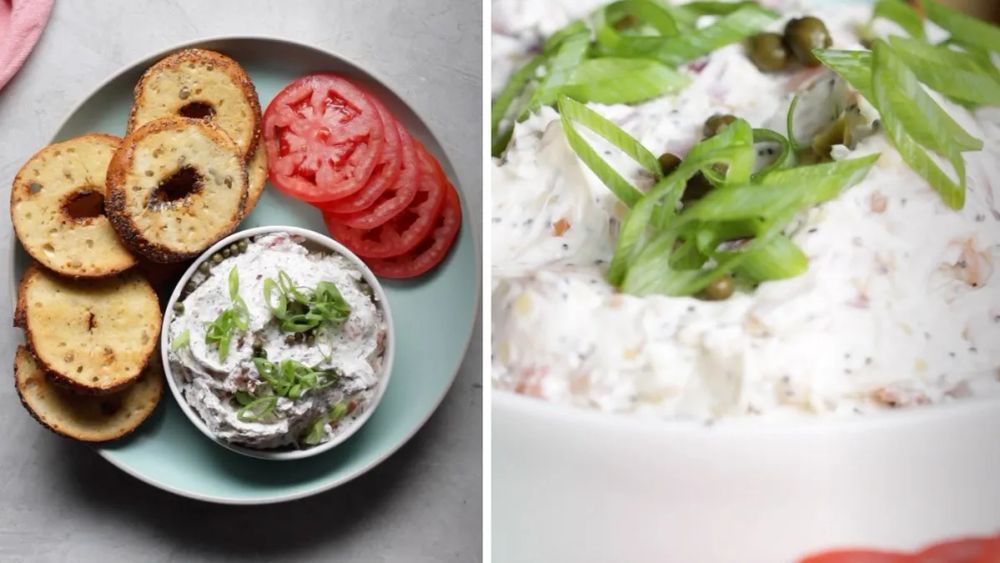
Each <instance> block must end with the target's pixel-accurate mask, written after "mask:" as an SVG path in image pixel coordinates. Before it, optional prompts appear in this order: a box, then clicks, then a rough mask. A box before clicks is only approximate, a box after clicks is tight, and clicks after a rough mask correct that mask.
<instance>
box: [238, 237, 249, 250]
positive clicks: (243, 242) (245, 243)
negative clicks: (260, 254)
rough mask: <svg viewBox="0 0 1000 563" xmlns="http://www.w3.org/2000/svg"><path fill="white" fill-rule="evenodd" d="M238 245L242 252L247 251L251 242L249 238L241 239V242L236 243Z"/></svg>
mask: <svg viewBox="0 0 1000 563" xmlns="http://www.w3.org/2000/svg"><path fill="white" fill-rule="evenodd" d="M236 247H237V248H239V249H240V252H246V251H247V248H250V243H249V242H248V241H247V239H240V242H238V243H236Z"/></svg>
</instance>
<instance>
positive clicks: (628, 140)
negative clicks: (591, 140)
mask: <svg viewBox="0 0 1000 563" xmlns="http://www.w3.org/2000/svg"><path fill="white" fill-rule="evenodd" d="M559 113H560V114H561V117H562V125H563V129H564V131H565V133H566V139H567V140H568V141H569V145H570V147H572V148H573V151H574V152H576V154H577V156H578V157H580V160H582V161H583V163H584V164H586V165H587V168H590V169H591V170H592V171H593V172H594V174H596V175H597V177H598V178H600V179H601V181H602V182H604V185H606V186H608V188H609V189H610V190H611V191H612V192H613V193H614V194H615V196H617V197H618V199H620V200H622V202H624V203H625V205H628V206H629V207H631V206H632V205H633V204H634V203H635V202H636V201H638V200H639V198H640V197H642V192H640V191H639V190H638V189H636V187H635V186H633V185H632V184H630V183H629V182H628V180H626V179H625V178H623V177H622V176H621V174H619V173H618V172H617V171H616V170H615V169H614V168H612V167H611V165H610V164H608V163H607V161H605V160H604V159H603V158H602V157H601V155H600V154H598V153H597V151H596V150H594V148H593V147H591V146H590V144H588V143H587V141H586V139H584V138H583V136H582V135H580V133H579V132H578V131H577V129H576V124H577V123H579V124H580V125H583V126H584V127H586V128H587V129H590V130H591V131H593V132H594V133H596V134H598V135H600V136H601V137H603V138H604V139H605V140H607V141H608V142H610V143H611V144H613V145H614V146H616V147H618V148H619V149H620V150H621V151H622V152H624V153H625V154H627V155H628V156H629V157H630V158H632V160H634V161H636V162H637V163H639V165H640V166H642V167H643V168H645V169H646V170H647V171H648V172H649V173H650V174H652V175H653V176H654V177H655V178H660V177H661V176H662V175H663V173H662V172H661V170H660V163H659V162H658V161H657V160H656V157H655V156H653V153H651V152H649V151H648V150H647V149H646V147H644V146H642V144H641V143H639V141H637V140H635V139H634V138H632V136H630V135H629V134H628V133H626V132H625V131H623V130H622V129H621V128H620V127H618V126H617V125H615V124H614V123H612V122H611V121H608V120H607V119H605V118H604V117H602V116H601V115H600V114H598V113H597V112H595V111H593V110H592V109H590V108H588V107H587V106H585V105H583V104H581V103H579V102H577V101H574V100H572V99H570V98H569V97H566V96H562V97H560V98H559Z"/></svg>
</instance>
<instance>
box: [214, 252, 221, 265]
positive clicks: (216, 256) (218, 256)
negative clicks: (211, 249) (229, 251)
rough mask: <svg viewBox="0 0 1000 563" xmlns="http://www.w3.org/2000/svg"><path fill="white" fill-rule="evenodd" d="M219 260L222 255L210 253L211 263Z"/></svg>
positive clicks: (216, 262)
mask: <svg viewBox="0 0 1000 563" xmlns="http://www.w3.org/2000/svg"><path fill="white" fill-rule="evenodd" d="M219 262H222V255H221V254H218V253H216V254H213V255H212V263H213V264H218V263H219Z"/></svg>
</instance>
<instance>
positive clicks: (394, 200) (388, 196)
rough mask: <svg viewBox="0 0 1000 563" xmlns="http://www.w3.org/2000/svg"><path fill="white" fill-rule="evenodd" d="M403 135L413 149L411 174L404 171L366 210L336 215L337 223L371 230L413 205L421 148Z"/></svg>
mask: <svg viewBox="0 0 1000 563" xmlns="http://www.w3.org/2000/svg"><path fill="white" fill-rule="evenodd" d="M404 132H405V131H404ZM405 135H406V138H407V140H409V144H410V147H411V148H413V149H414V150H413V156H412V158H413V160H412V162H411V164H412V173H407V171H406V170H404V171H403V173H401V174H400V177H399V179H397V180H396V183H395V184H393V185H390V186H387V187H386V189H385V191H383V192H382V195H380V196H378V198H376V199H375V201H374V203H372V204H371V205H370V206H369V207H368V208H366V209H364V210H362V211H357V212H355V213H348V214H339V213H338V214H337V215H338V217H339V220H338V222H340V223H342V224H347V225H351V226H353V227H354V228H356V229H373V228H375V227H377V226H379V225H382V224H384V223H386V222H388V221H389V220H390V219H392V218H393V217H395V216H396V215H399V214H400V213H402V212H403V210H405V209H406V208H407V206H409V205H410V204H411V203H413V198H415V197H416V195H417V192H418V191H419V190H420V175H421V171H420V163H419V154H420V150H421V148H420V147H419V146H417V145H419V143H418V142H417V141H416V140H413V137H411V136H410V134H409V133H405ZM404 142H405V141H404ZM404 166H405V164H404Z"/></svg>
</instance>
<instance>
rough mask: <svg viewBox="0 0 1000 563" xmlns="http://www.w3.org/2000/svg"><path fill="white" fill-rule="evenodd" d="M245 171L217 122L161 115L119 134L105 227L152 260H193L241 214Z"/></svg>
mask: <svg viewBox="0 0 1000 563" xmlns="http://www.w3.org/2000/svg"><path fill="white" fill-rule="evenodd" d="M246 199H247V174H246V167H245V166H244V163H243V159H242V157H241V156H240V153H239V150H238V149H237V147H236V145H235V144H233V142H232V141H231V140H230V139H229V137H228V136H226V134H225V133H223V132H222V130H221V129H219V128H218V127H216V126H215V125H213V124H211V123H209V122H206V121H202V120H199V119H188V118H183V117H164V118H161V119H157V120H156V121H151V122H149V123H147V124H146V125H143V126H142V127H140V128H139V129H138V130H136V131H133V132H132V133H130V134H129V135H127V136H126V137H125V139H124V140H123V141H122V144H121V146H120V147H119V149H118V151H117V152H116V153H115V156H114V158H112V159H111V165H110V167H109V168H108V201H107V205H106V206H105V208H106V212H107V214H108V218H109V219H111V224H112V225H114V227H115V230H117V231H118V234H119V236H121V238H122V240H124V241H125V244H127V245H128V246H129V248H131V249H132V250H133V251H134V252H136V253H138V254H140V255H142V256H144V257H146V258H148V259H150V260H152V261H154V262H162V263H166V262H180V261H182V260H186V259H189V258H194V257H195V256H197V255H198V254H200V253H201V252H202V251H203V250H205V249H206V248H208V247H209V246H211V245H212V244H213V243H215V242H216V241H218V240H219V239H221V238H222V237H224V236H226V235H228V234H229V233H231V232H232V231H233V229H235V228H236V226H237V225H238V224H239V222H240V220H241V219H242V217H243V210H244V206H245V204H246Z"/></svg>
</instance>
